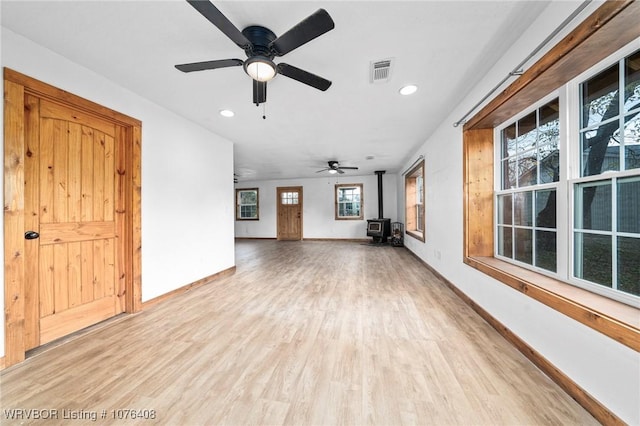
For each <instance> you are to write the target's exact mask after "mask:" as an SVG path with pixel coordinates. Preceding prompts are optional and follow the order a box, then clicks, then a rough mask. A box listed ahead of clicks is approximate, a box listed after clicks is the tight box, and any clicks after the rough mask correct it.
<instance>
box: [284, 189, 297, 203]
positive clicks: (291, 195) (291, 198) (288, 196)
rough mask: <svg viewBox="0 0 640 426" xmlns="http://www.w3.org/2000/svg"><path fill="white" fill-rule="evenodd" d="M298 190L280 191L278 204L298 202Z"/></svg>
mask: <svg viewBox="0 0 640 426" xmlns="http://www.w3.org/2000/svg"><path fill="white" fill-rule="evenodd" d="M298 202H299V199H298V192H296V191H292V192H281V193H280V204H291V205H294V204H298Z"/></svg>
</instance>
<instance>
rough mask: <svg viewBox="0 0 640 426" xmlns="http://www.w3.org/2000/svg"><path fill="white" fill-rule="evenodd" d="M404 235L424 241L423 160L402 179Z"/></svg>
mask: <svg viewBox="0 0 640 426" xmlns="http://www.w3.org/2000/svg"><path fill="white" fill-rule="evenodd" d="M404 191H405V203H406V205H405V223H406V231H405V232H406V233H407V235H410V236H412V237H414V238H417V239H418V240H420V241H423V242H424V240H425V221H424V200H425V196H424V160H421V161H420V162H419V163H418V164H416V165H415V166H414V167H413V168H412V169H411V170H409V172H407V174H406V175H405V178H404Z"/></svg>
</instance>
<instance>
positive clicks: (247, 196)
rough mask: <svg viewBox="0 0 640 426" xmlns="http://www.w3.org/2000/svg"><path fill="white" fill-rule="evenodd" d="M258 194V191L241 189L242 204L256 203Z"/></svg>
mask: <svg viewBox="0 0 640 426" xmlns="http://www.w3.org/2000/svg"><path fill="white" fill-rule="evenodd" d="M256 195H257V193H256V191H241V192H240V204H255V203H256Z"/></svg>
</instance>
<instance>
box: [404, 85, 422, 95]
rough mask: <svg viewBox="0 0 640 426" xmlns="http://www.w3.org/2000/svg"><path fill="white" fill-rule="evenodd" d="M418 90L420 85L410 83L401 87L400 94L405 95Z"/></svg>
mask: <svg viewBox="0 0 640 426" xmlns="http://www.w3.org/2000/svg"><path fill="white" fill-rule="evenodd" d="M416 90H418V86H416V85H415V84H409V85H407V86H404V87H403V88H401V89H400V94H401V95H405V96H406V95H411V94H413V93H416Z"/></svg>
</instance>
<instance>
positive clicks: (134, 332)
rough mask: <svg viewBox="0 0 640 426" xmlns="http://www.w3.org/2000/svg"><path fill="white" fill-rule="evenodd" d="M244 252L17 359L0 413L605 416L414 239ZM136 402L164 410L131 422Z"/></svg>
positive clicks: (409, 418) (247, 243) (379, 419)
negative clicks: (495, 322) (433, 264)
mask: <svg viewBox="0 0 640 426" xmlns="http://www.w3.org/2000/svg"><path fill="white" fill-rule="evenodd" d="M236 255H237V257H236V265H237V271H236V273H235V275H233V276H229V277H225V278H222V279H220V280H217V281H215V282H212V283H211V284H208V285H205V286H202V287H198V288H196V289H194V290H191V291H189V292H186V293H184V294H182V295H178V296H176V297H174V298H171V299H168V300H167V301H164V302H162V303H158V304H156V305H153V306H151V307H150V308H148V309H146V310H145V311H143V312H142V313H140V314H137V315H133V316H126V317H124V318H123V319H120V320H117V321H115V322H113V323H111V324H109V325H107V326H104V327H101V328H97V329H95V330H93V331H91V332H88V333H85V334H83V335H81V336H79V337H77V338H75V339H72V340H71V341H68V342H66V343H64V344H62V345H59V346H56V347H52V348H50V349H47V350H43V351H40V353H38V354H37V355H34V356H32V357H30V358H29V359H27V360H26V361H25V362H24V363H22V364H20V365H17V366H14V367H11V368H9V369H7V370H5V371H4V372H3V373H2V374H1V376H0V379H1V382H0V390H1V392H2V394H1V397H0V398H1V399H0V401H1V406H2V410H1V411H2V412H1V413H0V416H1V419H0V423H2V424H12V423H15V424H42V421H41V420H40V421H37V420H24V419H21V420H13V421H11V420H9V419H7V411H6V410H9V409H38V410H43V409H47V410H57V411H55V412H54V413H57V415H58V417H59V418H58V419H57V420H55V419H53V420H52V419H50V420H48V421H47V423H46V424H47V425H49V424H67V425H68V424H79V423H78V422H77V421H73V420H70V419H68V418H67V419H64V418H63V416H65V415H66V416H67V417H68V416H69V415H77V416H90V415H91V413H93V412H95V413H96V415H97V421H96V423H97V424H127V425H134V424H141V425H146V424H167V425H200V424H202V425H204V424H206V425H258V424H259V425H263V424H264V425H281V424H282V425H337V424H340V425H369V424H370V425H374V424H376V425H413V424H415V425H418V424H420V425H497V424H507V425H534V424H536V425H538V424H540V425H558V424H562V425H570V424H576V425H577V424H580V425H589V424H597V422H596V420H595V419H594V418H593V417H591V416H590V415H589V413H587V412H586V411H585V410H584V409H583V408H581V407H580V406H579V405H578V404H577V403H576V402H575V401H573V400H572V399H571V398H570V397H569V396H567V395H566V394H565V393H564V392H563V391H562V390H561V389H560V388H559V387H558V386H557V385H555V384H554V383H553V382H552V381H551V380H550V379H549V378H547V377H546V376H545V375H543V374H542V373H541V372H540V371H539V370H538V369H536V367H535V366H534V365H533V364H531V363H530V362H529V361H528V360H527V359H526V358H524V356H522V355H521V354H520V353H519V352H517V351H516V350H515V349H514V348H513V347H512V346H511V345H509V344H508V343H507V342H506V341H505V340H504V339H503V338H502V337H500V336H499V335H498V334H497V332H495V330H493V329H492V328H491V327H490V326H489V325H488V324H487V323H486V322H484V321H483V320H482V319H481V318H480V317H479V316H478V315H477V314H475V312H473V311H472V310H471V309H470V308H469V307H468V306H467V305H465V304H464V303H463V302H462V301H461V300H460V299H458V298H457V297H456V296H455V295H454V294H453V293H452V292H451V290H449V289H448V288H447V287H446V286H445V285H444V284H443V283H442V282H440V281H439V280H438V279H437V278H436V277H434V276H433V274H431V273H430V272H429V271H428V270H427V269H426V268H425V267H424V266H423V265H422V264H421V263H420V262H419V261H418V260H417V259H415V258H414V257H413V256H412V255H411V254H410V253H409V252H408V251H406V250H405V249H404V248H395V247H374V246H368V245H364V244H360V243H354V242H330V241H303V242H277V241H271V240H240V241H238V242H237V247H236ZM145 285H147V286H151V285H153V283H145ZM127 409H135V410H153V411H151V412H144V411H138V412H137V413H136V417H138V416H139V415H142V417H143V418H136V419H131V418H130V417H131V412H128V415H129V419H128V420H123V419H118V417H123V416H125V414H127V412H125V411H117V410H127ZM103 410H104V411H103ZM114 410H115V411H114ZM26 413H28V412H26ZM74 413H75V414H74ZM103 414H104V418H103ZM23 415H24V414H23ZM144 417H154V418H153V419H145V418H144ZM85 423H92V421H91V420H86V419H85Z"/></svg>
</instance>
